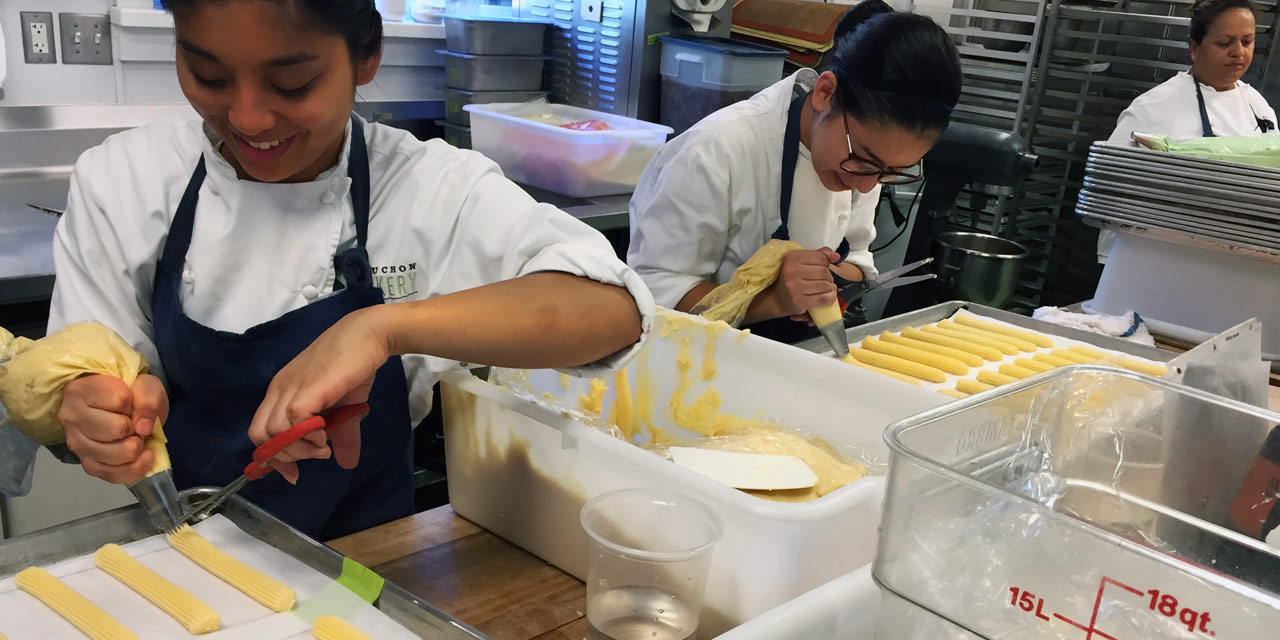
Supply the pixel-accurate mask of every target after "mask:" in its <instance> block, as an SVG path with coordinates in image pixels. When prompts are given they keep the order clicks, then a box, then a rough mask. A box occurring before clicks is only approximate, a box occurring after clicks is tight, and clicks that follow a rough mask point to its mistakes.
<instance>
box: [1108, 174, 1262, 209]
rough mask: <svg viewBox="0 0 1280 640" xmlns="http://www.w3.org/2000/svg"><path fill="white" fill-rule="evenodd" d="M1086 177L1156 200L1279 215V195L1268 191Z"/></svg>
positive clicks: (1121, 190) (1116, 188) (1118, 189)
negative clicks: (1256, 192) (1186, 202)
mask: <svg viewBox="0 0 1280 640" xmlns="http://www.w3.org/2000/svg"><path fill="white" fill-rule="evenodd" d="M1085 180H1086V181H1090V180H1091V181H1093V183H1094V184H1095V185H1098V186H1100V187H1103V188H1110V189H1114V190H1117V191H1119V192H1120V193H1126V192H1132V193H1142V194H1144V195H1147V196H1148V197H1150V198H1153V199H1155V200H1161V201H1164V200H1173V201H1175V202H1176V201H1193V202H1203V203H1206V204H1212V205H1214V208H1230V209H1246V210H1249V211H1257V213H1258V214H1259V215H1276V214H1277V213H1280V210H1277V208H1276V199H1275V198H1274V197H1269V196H1265V195H1254V194H1250V193H1240V192H1238V191H1236V192H1233V191H1231V190H1228V189H1213V188H1209V187H1199V186H1195V185H1173V184H1170V183H1169V182H1167V181H1162V180H1152V181H1149V182H1148V183H1146V184H1140V185H1139V184H1130V183H1127V182H1120V181H1117V180H1114V179H1111V178H1110V177H1109V176H1100V175H1096V174H1095V175H1092V176H1086V177H1085Z"/></svg>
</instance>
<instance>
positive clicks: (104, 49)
mask: <svg viewBox="0 0 1280 640" xmlns="http://www.w3.org/2000/svg"><path fill="white" fill-rule="evenodd" d="M58 26H59V30H60V31H61V32H62V64H111V20H110V19H108V18H107V15H106V14H92V13H59V14H58Z"/></svg>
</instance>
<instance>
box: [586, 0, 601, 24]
mask: <svg viewBox="0 0 1280 640" xmlns="http://www.w3.org/2000/svg"><path fill="white" fill-rule="evenodd" d="M603 13H604V0H582V19H583V20H590V21H592V22H600V21H601V20H603V19H604V16H603V15H602V14H603Z"/></svg>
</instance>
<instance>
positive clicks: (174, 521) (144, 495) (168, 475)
mask: <svg viewBox="0 0 1280 640" xmlns="http://www.w3.org/2000/svg"><path fill="white" fill-rule="evenodd" d="M129 491H131V492H133V497H134V498H136V499H137V500H138V504H140V505H142V508H143V509H145V510H146V512H147V517H149V518H150V519H151V523H152V524H154V525H155V526H156V527H157V528H158V529H160V530H161V531H165V532H171V531H174V530H175V529H177V528H178V527H179V526H180V525H181V524H182V503H181V502H180V501H179V500H178V488H177V486H175V485H174V484H173V471H171V470H168V469H166V470H164V471H161V472H159V473H156V474H152V475H150V476H147V477H145V478H143V479H141V480H139V481H137V482H135V483H133V484H131V485H129Z"/></svg>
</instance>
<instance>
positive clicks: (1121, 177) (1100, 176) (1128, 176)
mask: <svg viewBox="0 0 1280 640" xmlns="http://www.w3.org/2000/svg"><path fill="white" fill-rule="evenodd" d="M1088 175H1089V176H1090V177H1092V178H1094V179H1095V180H1107V181H1110V182H1114V183H1116V184H1121V185H1125V186H1128V187H1131V188H1132V187H1142V188H1147V189H1156V190H1159V191H1164V192H1165V193H1166V196H1177V195H1180V196H1191V197H1208V198H1215V199H1217V200H1220V201H1222V202H1223V203H1224V204H1242V205H1243V204H1262V206H1271V207H1273V209H1274V207H1275V204H1274V203H1275V201H1276V198H1277V197H1278V196H1277V194H1274V193H1267V192H1262V191H1255V190H1252V189H1249V190H1246V189H1241V188H1228V189H1223V188H1221V186H1220V185H1215V186H1206V185H1203V184H1201V183H1198V182H1189V181H1186V180H1185V179H1181V178H1172V177H1166V176H1155V175H1150V174H1143V173H1141V172H1133V171H1119V170H1116V171H1091V172H1089V174H1088ZM1276 212H1277V214H1280V210H1277V211H1276Z"/></svg>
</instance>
